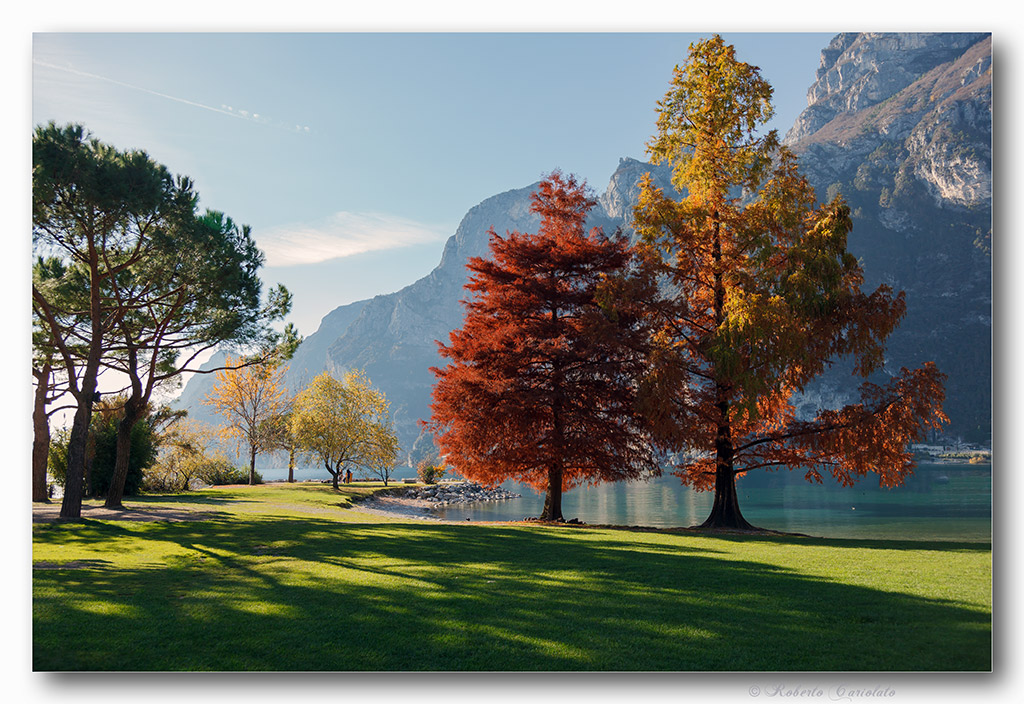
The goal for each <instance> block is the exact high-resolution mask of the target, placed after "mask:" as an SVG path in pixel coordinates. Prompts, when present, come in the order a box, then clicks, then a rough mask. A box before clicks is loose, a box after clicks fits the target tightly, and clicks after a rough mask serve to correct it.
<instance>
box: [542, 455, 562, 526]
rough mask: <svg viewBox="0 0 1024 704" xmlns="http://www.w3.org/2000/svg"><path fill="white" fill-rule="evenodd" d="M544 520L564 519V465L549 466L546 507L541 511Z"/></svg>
mask: <svg viewBox="0 0 1024 704" xmlns="http://www.w3.org/2000/svg"><path fill="white" fill-rule="evenodd" d="M540 520H542V521H564V520H565V518H564V517H563V516H562V467H561V465H552V466H551V467H549V468H548V489H547V493H546V494H545V495H544V509H543V510H542V511H541V512H540Z"/></svg>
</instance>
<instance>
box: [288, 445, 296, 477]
mask: <svg viewBox="0 0 1024 704" xmlns="http://www.w3.org/2000/svg"><path fill="white" fill-rule="evenodd" d="M288 481H289V482H290V483H293V484H294V483H295V448H294V447H289V448H288Z"/></svg>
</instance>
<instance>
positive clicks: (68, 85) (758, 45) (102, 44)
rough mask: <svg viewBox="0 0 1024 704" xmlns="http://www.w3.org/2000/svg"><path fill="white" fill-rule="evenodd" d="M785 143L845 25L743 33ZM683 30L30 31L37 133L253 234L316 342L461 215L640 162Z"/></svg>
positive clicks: (396, 280)
mask: <svg viewBox="0 0 1024 704" xmlns="http://www.w3.org/2000/svg"><path fill="white" fill-rule="evenodd" d="M722 35H723V37H724V38H725V40H726V41H728V42H730V43H732V44H734V45H735V46H736V47H737V52H738V55H739V58H740V59H741V60H744V61H747V62H749V63H753V64H755V65H758V66H760V67H761V69H762V73H763V75H764V76H765V77H766V78H767V79H768V80H769V81H770V82H771V83H772V85H773V86H774V88H775V104H776V109H777V116H776V120H775V121H774V123H773V126H774V127H777V128H778V129H779V131H780V133H782V134H784V133H785V132H786V130H788V129H789V127H790V126H791V125H792V123H793V120H794V119H795V117H796V116H797V115H798V114H799V112H800V111H801V110H802V109H803V107H804V106H805V104H806V98H805V96H806V92H807V88H808V87H809V86H810V85H811V83H812V82H813V81H814V78H815V70H816V69H817V67H818V61H819V58H820V53H821V49H822V48H824V46H825V45H826V44H827V43H828V42H829V40H830V39H831V38H832V36H834V33H831V32H829V33H788V34H784V33H732V32H723V33H722ZM705 36H709V33H708V32H704V33H699V34H696V33H695V34H674V33H671V34H669V33H659V34H652V33H571V34H565V33H446V34H438V33H408V32H406V33H323V34H321V33H160V34H154V33H138V32H136V33H124V32H118V33H51V32H41V33H35V34H34V36H33V42H32V86H31V87H32V122H33V124H41V123H45V122H47V121H49V120H55V121H57V122H58V123H66V122H78V123H81V124H83V125H85V126H86V127H87V128H88V129H89V130H90V131H91V132H92V133H93V134H94V136H96V137H97V138H99V139H101V140H103V141H105V142H109V143H111V144H113V145H115V146H117V147H119V148H141V149H145V150H146V151H148V152H149V153H150V155H151V156H152V157H153V158H155V159H156V160H157V161H159V162H161V163H163V164H165V165H166V166H167V167H168V168H169V169H170V170H171V171H172V172H174V173H177V174H182V175H187V176H190V177H191V178H192V179H193V180H194V181H195V184H196V188H197V190H198V192H199V194H200V197H201V206H202V207H208V208H213V209H216V210H221V211H223V212H225V213H227V214H228V215H229V216H231V217H232V218H234V219H235V220H236V221H238V222H242V223H246V224H249V225H251V226H252V228H253V233H254V236H255V237H256V240H257V242H258V243H259V244H260V246H261V247H262V248H263V249H264V251H265V252H266V253H267V264H268V266H267V268H266V269H265V271H264V273H265V276H264V278H265V280H266V281H267V282H268V283H277V282H280V283H284V284H285V285H287V286H288V287H289V288H290V289H292V291H293V293H294V294H295V308H294V315H293V316H292V319H293V320H294V321H295V322H296V324H297V325H298V326H299V329H300V332H301V333H302V334H304V335H308V334H310V333H312V332H314V331H315V329H316V327H317V325H318V323H319V320H320V318H321V317H322V316H323V315H324V314H326V313H327V312H329V311H330V310H332V309H333V308H335V307H336V306H338V305H341V304H344V303H349V302H351V301H355V300H359V299H362V298H367V297H370V296H373V295H376V294H379V293H388V292H391V291H395V290H397V289H399V288H401V287H402V286H404V285H407V284H409V283H412V282H413V281H414V280H416V279H417V278H419V277H421V276H423V275H425V274H426V273H428V272H429V271H430V270H431V269H432V268H433V267H434V266H435V265H436V264H437V262H438V261H439V259H440V255H441V251H442V248H443V244H444V241H445V240H446V239H447V238H448V237H449V236H450V235H451V234H453V233H454V232H455V228H456V227H457V226H458V224H459V221H460V220H461V218H462V216H463V215H464V214H465V213H466V211H467V210H468V209H469V208H471V207H472V206H474V205H476V204H477V203H479V202H480V201H481V200H483V199H484V198H487V197H489V196H491V195H494V194H496V193H500V192H502V191H506V190H509V189H513V188H521V187H523V186H527V185H530V184H531V183H533V182H535V181H537V180H538V179H539V178H540V177H541V175H542V174H544V173H547V172H549V171H551V170H552V169H554V168H556V167H557V168H560V169H562V170H563V171H567V172H572V173H575V174H577V175H579V176H582V177H584V178H586V179H587V180H588V182H589V183H590V184H591V186H592V187H593V188H594V189H595V190H596V191H598V192H602V191H603V190H604V188H605V187H606V186H607V182H608V179H609V177H610V176H611V175H612V173H613V172H614V170H615V168H616V166H617V164H618V160H619V158H620V157H634V158H638V159H644V158H646V155H645V146H644V145H645V143H646V141H647V140H648V139H649V138H650V137H651V136H652V134H653V131H654V120H655V112H654V110H655V102H656V101H657V100H658V99H659V98H661V97H662V96H663V95H664V94H665V91H666V90H667V88H668V85H669V81H670V79H671V74H672V68H673V66H674V65H675V64H677V63H682V62H684V61H685V59H686V51H687V47H688V45H689V44H690V42H692V41H695V40H697V39H699V38H701V37H705Z"/></svg>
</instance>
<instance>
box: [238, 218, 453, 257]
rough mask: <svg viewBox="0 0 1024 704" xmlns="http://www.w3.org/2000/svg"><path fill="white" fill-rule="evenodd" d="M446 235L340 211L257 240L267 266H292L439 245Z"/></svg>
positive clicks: (403, 222)
mask: <svg viewBox="0 0 1024 704" xmlns="http://www.w3.org/2000/svg"><path fill="white" fill-rule="evenodd" d="M448 234H449V233H448V232H447V230H442V228H439V227H432V226H429V225H424V224H422V223H418V222H414V221H412V220H406V219H405V218H399V217H395V216H392V215H383V214H379V213H349V212H340V213H335V214H334V215H332V216H331V217H329V218H326V219H324V220H321V221H318V222H314V223H302V224H296V225H290V226H285V227H279V228H273V229H270V230H265V231H263V232H262V233H256V240H257V243H258V244H259V246H260V248H261V249H262V250H263V251H264V252H265V253H266V255H267V266H295V265H299V264H316V263H318V262H324V261H328V260H330V259H337V258H339V257H351V256H353V255H356V254H363V253H365V252H375V251H380V250H385V249H397V248H400V247H408V246H410V245H416V244H426V243H429V242H439V241H441V240H443V239H444V238H445V237H446V236H447V235H448Z"/></svg>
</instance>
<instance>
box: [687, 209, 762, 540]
mask: <svg viewBox="0 0 1024 704" xmlns="http://www.w3.org/2000/svg"><path fill="white" fill-rule="evenodd" d="M711 217H712V218H713V219H714V236H713V237H714V239H713V240H712V250H711V257H712V259H713V260H714V312H715V329H716V332H717V331H718V330H720V329H721V327H722V325H723V323H724V322H725V303H726V300H725V281H724V278H723V276H722V229H721V222H720V221H719V214H718V211H717V210H714V211H713V212H712V214H711ZM730 391H731V389H730V387H729V385H728V384H727V383H726V382H724V381H721V380H719V381H716V383H715V405H716V407H717V408H718V430H717V433H716V435H715V502H714V504H712V506H711V515H710V516H708V518H707V520H705V521H704V522H703V523H701V525H700V527H701V528H738V529H743V530H755V528H754V526H752V525H750V524H749V523H747V521H746V519H745V518H743V514H742V513H740V503H739V496H738V495H737V493H736V474H735V472H734V471H733V454H734V452H733V444H732V419H731V418H730V407H729V398H730Z"/></svg>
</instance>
